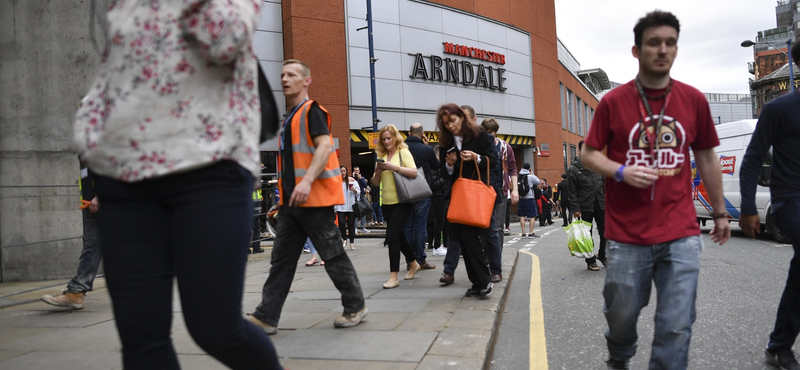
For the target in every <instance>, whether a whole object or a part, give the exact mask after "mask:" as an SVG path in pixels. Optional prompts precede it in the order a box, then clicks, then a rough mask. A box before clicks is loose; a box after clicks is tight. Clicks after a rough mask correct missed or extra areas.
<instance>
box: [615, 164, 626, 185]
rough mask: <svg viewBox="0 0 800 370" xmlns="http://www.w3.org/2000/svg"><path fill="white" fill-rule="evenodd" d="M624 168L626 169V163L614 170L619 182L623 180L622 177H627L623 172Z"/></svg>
mask: <svg viewBox="0 0 800 370" xmlns="http://www.w3.org/2000/svg"><path fill="white" fill-rule="evenodd" d="M623 170H625V165H624V164H623V165H622V166H619V168H618V169H617V172H614V180H617V182H621V181H622V179H624V178H625V175H623V174H622V171H623Z"/></svg>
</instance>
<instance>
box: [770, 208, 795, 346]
mask: <svg viewBox="0 0 800 370" xmlns="http://www.w3.org/2000/svg"><path fill="white" fill-rule="evenodd" d="M782 203H783V202H782ZM772 206H773V208H777V211H775V213H773V214H772V215H773V216H774V217H775V222H776V225H777V226H778V228H779V229H781V230H782V231H783V232H785V233H786V235H788V236H789V239H791V241H792V247H793V248H794V257H792V260H791V262H790V263H789V277H788V278H787V279H786V286H785V287H784V288H783V295H782V296H781V303H780V304H779V305H778V314H777V317H776V318H775V328H774V329H773V330H772V333H771V334H770V335H769V343H768V344H767V348H769V349H771V350H783V349H789V350H791V349H792V346H793V345H794V342H795V340H797V335H798V333H800V228H798V227H797V225H799V224H800V201H797V200H791V201H788V202H785V203H783V204H780V207H778V204H775V203H773V205H772Z"/></svg>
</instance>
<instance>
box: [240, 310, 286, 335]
mask: <svg viewBox="0 0 800 370" xmlns="http://www.w3.org/2000/svg"><path fill="white" fill-rule="evenodd" d="M244 318H245V320H247V321H249V322H250V323H251V324H253V325H255V326H256V327H257V328H259V329H261V330H263V331H264V333H267V335H275V334H278V328H277V327H275V326H272V325H270V324H267V323H265V322H263V321H261V320H259V319H257V318H256V317H255V316H253V315H250V314H245V315H244Z"/></svg>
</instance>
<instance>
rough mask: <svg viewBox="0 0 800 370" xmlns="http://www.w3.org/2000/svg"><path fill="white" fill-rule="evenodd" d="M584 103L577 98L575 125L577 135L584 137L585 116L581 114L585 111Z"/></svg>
mask: <svg viewBox="0 0 800 370" xmlns="http://www.w3.org/2000/svg"><path fill="white" fill-rule="evenodd" d="M582 102H583V101H582V100H581V98H579V97H577V96H576V97H575V123H576V124H577V130H575V133H577V134H578V135H581V136H583V115H582V114H581V111H582V110H583V104H581V103H582Z"/></svg>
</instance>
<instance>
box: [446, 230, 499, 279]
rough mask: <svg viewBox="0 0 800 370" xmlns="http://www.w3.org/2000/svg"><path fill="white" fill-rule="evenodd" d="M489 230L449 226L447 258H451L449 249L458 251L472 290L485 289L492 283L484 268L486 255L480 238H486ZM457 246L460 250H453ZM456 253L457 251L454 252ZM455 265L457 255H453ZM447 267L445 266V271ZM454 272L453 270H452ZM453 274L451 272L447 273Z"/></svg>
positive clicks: (485, 267)
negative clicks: (462, 258) (462, 259)
mask: <svg viewBox="0 0 800 370" xmlns="http://www.w3.org/2000/svg"><path fill="white" fill-rule="evenodd" d="M488 236H489V229H480V228H477V227H473V226H465V225H461V224H452V223H451V224H450V247H449V248H447V256H446V257H445V258H451V255H450V250H451V248H452V249H453V250H454V251H455V250H456V249H460V252H461V253H462V254H463V256H464V266H465V267H466V268H467V276H468V277H469V281H470V282H472V289H485V288H486V286H488V285H489V283H490V282H491V281H492V277H491V273H490V272H489V268H488V267H487V266H486V264H485V261H486V255H485V254H484V253H483V247H482V246H481V241H480V238H481V237H484V238H486V237H488ZM456 245H459V246H460V248H453V247H455V246H456ZM455 253H458V251H455ZM455 259H456V264H457V260H458V254H455ZM446 268H447V266H446V265H445V271H447V270H446ZM454 270H455V268H454ZM447 272H449V273H451V274H452V273H453V272H452V271H447Z"/></svg>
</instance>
